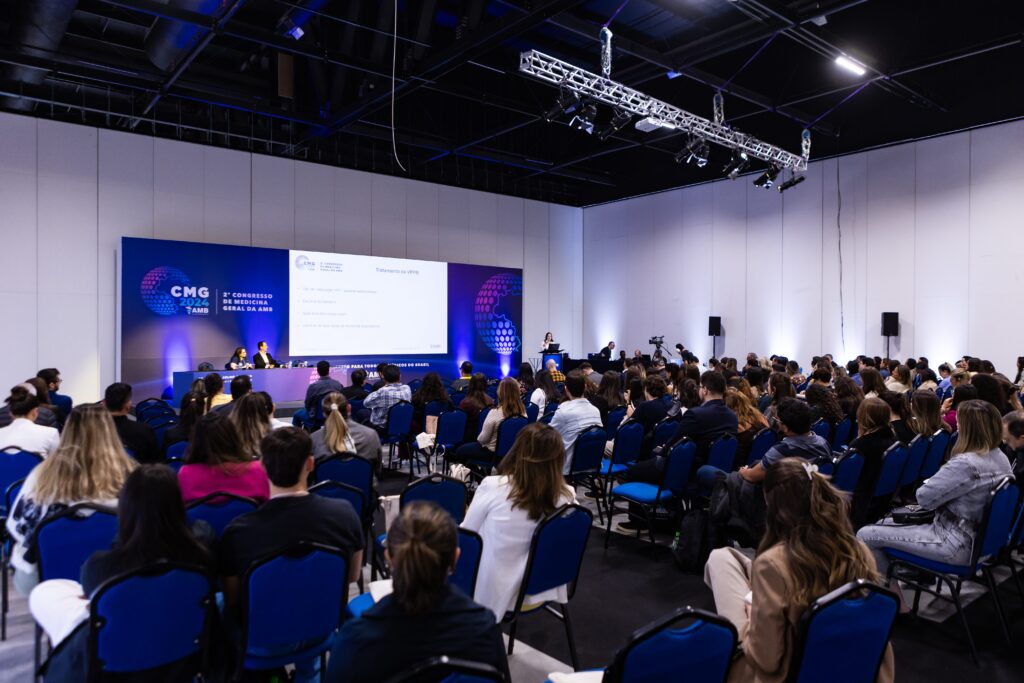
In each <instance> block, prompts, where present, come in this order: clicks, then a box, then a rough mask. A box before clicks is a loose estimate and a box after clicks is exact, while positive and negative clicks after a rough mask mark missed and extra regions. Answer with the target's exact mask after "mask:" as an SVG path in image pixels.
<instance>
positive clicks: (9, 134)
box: [0, 114, 40, 391]
mask: <svg viewBox="0 0 1024 683" xmlns="http://www.w3.org/2000/svg"><path fill="white" fill-rule="evenodd" d="M0 160H2V161H0V206H3V207H4V209H3V210H4V219H3V221H2V222H0V233H2V235H3V249H0V273H3V278H2V279H0V297H2V298H3V301H4V311H3V321H4V329H5V330H7V331H8V335H14V336H9V338H10V339H12V340H14V341H13V342H12V343H8V344H7V353H6V355H7V358H6V362H4V363H3V364H0V391H2V390H5V389H7V388H9V387H11V386H14V384H15V383H17V382H20V381H22V380H24V379H25V378H26V377H28V376H29V375H32V374H35V371H36V370H38V369H39V367H40V366H39V359H38V355H37V342H38V336H37V330H36V325H37V315H38V313H39V312H38V309H37V305H36V291H37V289H38V280H37V276H38V272H39V267H38V258H37V247H38V243H37V230H36V210H37V201H36V184H37V173H36V120H35V119H30V118H27V117H23V116H13V115H11V114H0Z"/></svg>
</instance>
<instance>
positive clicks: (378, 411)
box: [363, 364, 412, 435]
mask: <svg viewBox="0 0 1024 683" xmlns="http://www.w3.org/2000/svg"><path fill="white" fill-rule="evenodd" d="M381 376H382V378H383V380H384V385H383V386H381V387H380V388H379V389H377V390H375V391H374V392H373V393H372V394H370V395H369V396H367V397H366V400H365V401H364V402H363V405H364V406H366V407H367V408H368V409H369V410H370V417H369V426H371V427H373V428H374V429H376V430H377V432H378V433H380V434H381V435H384V434H386V432H387V425H388V409H390V408H391V406H393V405H395V404H396V403H398V402H399V401H411V400H412V392H411V391H410V390H409V387H408V385H405V384H402V372H401V370H399V368H398V366H397V365H390V364H389V365H385V366H384V367H383V368H382V369H381Z"/></svg>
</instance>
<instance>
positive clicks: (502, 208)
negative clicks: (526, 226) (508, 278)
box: [494, 197, 524, 268]
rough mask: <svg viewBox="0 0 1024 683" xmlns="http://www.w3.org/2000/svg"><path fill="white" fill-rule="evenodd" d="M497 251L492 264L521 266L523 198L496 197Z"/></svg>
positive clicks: (512, 266)
mask: <svg viewBox="0 0 1024 683" xmlns="http://www.w3.org/2000/svg"><path fill="white" fill-rule="evenodd" d="M497 200H498V234H497V240H498V242H497V245H498V253H497V254H496V255H495V259H494V265H496V266H504V267H506V268H522V267H523V239H524V232H523V220H524V208H523V200H522V199H520V198H518V197H498V198H497Z"/></svg>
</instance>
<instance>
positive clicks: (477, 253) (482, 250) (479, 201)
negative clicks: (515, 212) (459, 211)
mask: <svg viewBox="0 0 1024 683" xmlns="http://www.w3.org/2000/svg"><path fill="white" fill-rule="evenodd" d="M468 194H469V263H479V264H481V265H483V264H486V263H497V260H498V198H497V196H496V195H493V194H486V193H484V192H469V193H468Z"/></svg>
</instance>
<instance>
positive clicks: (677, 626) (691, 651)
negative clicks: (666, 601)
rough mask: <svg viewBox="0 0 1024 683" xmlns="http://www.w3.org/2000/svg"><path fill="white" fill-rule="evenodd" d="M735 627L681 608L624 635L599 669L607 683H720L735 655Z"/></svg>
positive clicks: (714, 617)
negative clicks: (680, 682)
mask: <svg viewBox="0 0 1024 683" xmlns="http://www.w3.org/2000/svg"><path fill="white" fill-rule="evenodd" d="M737 639H738V637H737V635H736V627H735V626H733V625H732V624H731V623H730V622H729V620H728V619H723V618H722V617H720V616H718V615H717V614H712V613H711V612H705V611H704V610H699V609H694V608H692V607H681V608H679V609H677V610H675V611H674V612H672V613H671V614H669V615H668V616H667V617H664V618H661V619H658V620H657V621H655V622H653V623H651V624H648V625H647V626H644V627H643V628H641V629H639V630H638V631H636V632H634V633H633V635H632V636H630V639H629V642H628V643H627V644H626V645H625V647H623V648H622V649H621V650H619V651H618V652H617V653H616V654H615V659H614V660H612V663H611V664H610V665H609V666H608V668H607V669H606V670H605V674H604V680H605V681H609V683H649V682H650V681H674V680H679V679H680V677H683V678H685V680H692V681H709V682H710V681H716V682H718V683H721V682H724V681H725V680H726V678H728V676H729V669H730V667H731V666H732V658H733V653H734V652H735V651H736V642H737Z"/></svg>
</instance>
